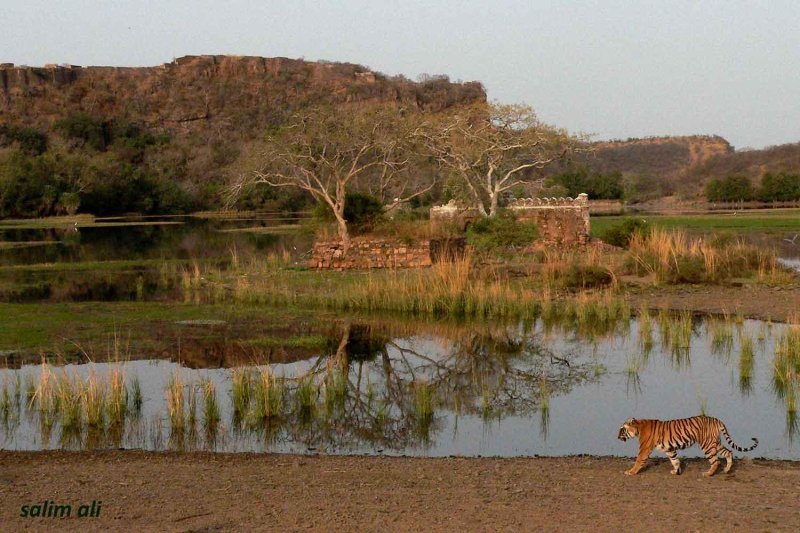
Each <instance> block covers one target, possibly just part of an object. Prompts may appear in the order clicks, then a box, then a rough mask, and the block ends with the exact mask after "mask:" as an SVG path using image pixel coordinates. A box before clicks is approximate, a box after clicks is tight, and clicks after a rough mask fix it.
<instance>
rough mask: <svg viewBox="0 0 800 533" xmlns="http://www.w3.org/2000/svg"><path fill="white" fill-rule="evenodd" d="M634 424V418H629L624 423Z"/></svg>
mask: <svg viewBox="0 0 800 533" xmlns="http://www.w3.org/2000/svg"><path fill="white" fill-rule="evenodd" d="M634 422H636V419H635V418H629V419H627V420H626V421H625V423H626V424H633V423H634Z"/></svg>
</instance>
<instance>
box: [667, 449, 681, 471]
mask: <svg viewBox="0 0 800 533" xmlns="http://www.w3.org/2000/svg"><path fill="white" fill-rule="evenodd" d="M664 453H666V454H667V457H668V458H669V462H670V463H672V471H671V472H670V474H675V475H676V476H679V475H681V472H683V469H682V467H681V460H680V459H678V452H676V451H675V450H665V451H664Z"/></svg>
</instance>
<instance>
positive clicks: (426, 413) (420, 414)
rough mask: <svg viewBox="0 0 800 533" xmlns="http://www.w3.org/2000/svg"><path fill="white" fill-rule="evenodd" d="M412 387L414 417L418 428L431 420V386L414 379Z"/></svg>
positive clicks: (425, 425) (426, 424) (425, 426)
mask: <svg viewBox="0 0 800 533" xmlns="http://www.w3.org/2000/svg"><path fill="white" fill-rule="evenodd" d="M412 388H413V393H414V417H415V419H416V420H417V424H418V426H419V427H420V428H427V427H429V426H430V424H431V422H432V421H433V409H434V406H433V387H432V386H431V385H430V384H429V383H427V382H424V381H416V380H415V381H414V382H413V383H412ZM426 432H427V431H426Z"/></svg>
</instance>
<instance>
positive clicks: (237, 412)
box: [231, 368, 253, 423]
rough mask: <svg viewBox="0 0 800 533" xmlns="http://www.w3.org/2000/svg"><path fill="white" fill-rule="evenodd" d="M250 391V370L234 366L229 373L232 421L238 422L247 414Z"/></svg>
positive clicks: (251, 390) (251, 379)
mask: <svg viewBox="0 0 800 533" xmlns="http://www.w3.org/2000/svg"><path fill="white" fill-rule="evenodd" d="M252 393H253V378H252V373H251V371H250V370H249V369H247V368H235V369H234V370H233V372H232V373H231V405H232V406H233V419H234V422H236V423H238V422H240V421H241V420H243V419H244V417H245V416H246V415H247V412H248V410H249V409H250V400H251V398H252Z"/></svg>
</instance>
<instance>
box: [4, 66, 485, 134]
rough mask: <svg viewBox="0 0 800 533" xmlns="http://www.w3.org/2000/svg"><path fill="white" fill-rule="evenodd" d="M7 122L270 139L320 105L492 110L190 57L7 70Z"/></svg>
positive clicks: (430, 91) (480, 96)
mask: <svg viewBox="0 0 800 533" xmlns="http://www.w3.org/2000/svg"><path fill="white" fill-rule="evenodd" d="M0 98H1V99H2V105H0V122H5V123H22V124H24V125H30V126H36V127H39V128H43V129H47V128H48V127H49V126H50V125H51V124H52V123H54V122H55V121H56V120H58V119H59V118H62V117H63V116H65V115H68V114H70V113H74V112H86V113H89V114H91V115H95V116H103V117H114V118H117V119H120V118H121V119H124V120H128V121H132V122H137V123H141V124H143V125H146V126H148V127H160V128H168V129H177V130H181V129H195V130H204V129H212V130H215V131H217V132H219V131H220V130H222V131H224V130H233V131H242V130H244V131H248V132H252V131H255V130H262V129H263V128H265V127H267V126H268V125H270V124H274V123H275V122H278V121H280V120H281V118H282V117H283V116H285V113H286V112H287V110H289V109H291V108H293V107H297V106H301V105H306V104H311V103H345V102H374V101H384V102H397V103H400V104H402V105H405V106H409V107H412V108H415V109H419V110H433V111H435V110H439V109H443V108H446V107H449V106H451V105H458V104H461V103H471V102H474V101H478V100H485V99H486V94H485V92H484V90H483V87H482V86H481V84H480V83H477V82H471V83H450V82H449V81H448V80H446V79H433V80H430V81H428V82H425V83H414V82H411V81H409V80H407V79H405V78H403V77H387V76H385V75H383V74H380V73H378V72H373V71H371V70H369V69H367V68H366V67H363V66H360V65H354V64H350V63H322V62H309V61H303V60H298V59H287V58H281V57H277V58H264V57H242V56H187V57H181V58H179V59H176V60H174V61H172V62H171V63H165V64H163V65H159V66H157V67H80V66H75V65H45V66H44V67H27V66H14V65H12V64H8V63H6V64H2V65H0Z"/></svg>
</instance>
